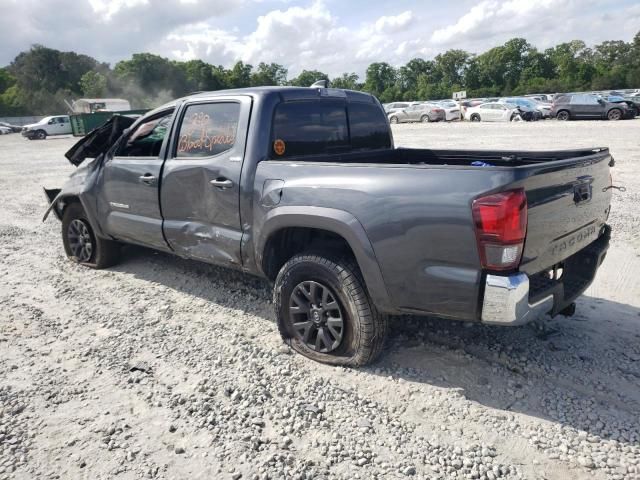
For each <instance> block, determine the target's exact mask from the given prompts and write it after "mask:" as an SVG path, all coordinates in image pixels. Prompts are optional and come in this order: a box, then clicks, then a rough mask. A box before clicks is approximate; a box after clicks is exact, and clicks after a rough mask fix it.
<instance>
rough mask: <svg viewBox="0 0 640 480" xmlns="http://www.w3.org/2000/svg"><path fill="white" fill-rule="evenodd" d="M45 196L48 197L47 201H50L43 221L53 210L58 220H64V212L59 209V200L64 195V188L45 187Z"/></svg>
mask: <svg viewBox="0 0 640 480" xmlns="http://www.w3.org/2000/svg"><path fill="white" fill-rule="evenodd" d="M43 190H44V196H45V197H47V201H48V202H49V208H47V211H46V212H44V216H43V217H42V221H43V222H44V221H45V220H46V219H47V217H48V216H49V214H50V213H51V210H53V213H55V215H56V217H58V220H60V221H62V212H61V211H60V210H59V206H58V205H59V201H60V199H61V198H62V197H63V194H62V189H60V188H43Z"/></svg>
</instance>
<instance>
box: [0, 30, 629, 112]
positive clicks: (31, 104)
mask: <svg viewBox="0 0 640 480" xmlns="http://www.w3.org/2000/svg"><path fill="white" fill-rule="evenodd" d="M287 74H288V72H287V69H286V68H285V67H283V66H282V65H279V64H277V63H260V64H258V65H257V66H254V65H249V64H247V63H243V62H241V61H238V62H237V63H236V64H235V65H233V66H232V67H231V68H226V67H224V66H222V65H211V64H209V63H206V62H204V61H202V60H190V61H185V62H181V61H176V60H169V59H167V58H163V57H161V56H159V55H154V54H150V53H136V54H134V55H132V57H131V59H129V60H123V61H120V62H118V63H116V64H115V66H114V67H113V68H111V67H110V66H109V65H108V64H106V63H101V62H99V61H97V60H96V59H94V58H92V57H90V56H87V55H82V54H78V53H75V52H61V51H59V50H54V49H51V48H47V47H45V46H42V45H34V46H32V47H31V48H30V49H29V50H28V51H25V52H22V53H20V54H19V55H18V56H16V58H15V59H14V60H13V61H12V62H11V64H9V65H8V66H6V67H2V68H0V116H9V115H36V114H52V113H60V112H63V111H65V110H66V105H65V103H64V100H67V101H69V100H72V99H76V98H80V97H122V98H126V99H128V100H129V101H131V103H132V106H133V107H134V108H150V107H153V106H156V105H158V104H160V103H162V102H165V101H168V100H170V99H173V98H177V97H180V96H183V95H186V94H188V93H190V92H194V91H202V90H220V89H225V88H242V87H250V86H261V85H299V86H309V85H311V84H312V83H313V82H315V81H317V80H320V79H329V76H328V75H327V74H326V73H324V72H321V71H317V70H304V71H302V72H301V73H300V74H299V75H298V76H297V77H295V78H291V79H289V78H288V75H287ZM330 80H331V82H332V85H333V86H334V87H336V88H348V89H353V90H363V91H367V92H370V93H372V94H374V95H376V96H377V97H378V98H379V99H380V100H381V101H382V102H390V101H395V100H427V99H442V98H450V97H451V94H452V92H453V91H457V90H466V91H467V95H468V96H470V97H482V96H501V95H521V94H527V93H555V92H568V91H580V90H604V89H619V88H640V32H638V34H636V36H635V37H634V39H633V40H632V41H631V42H624V41H620V40H616V41H605V42H602V43H600V44H598V45H595V46H593V47H589V46H587V45H586V44H585V42H583V41H581V40H574V41H571V42H567V43H561V44H558V45H556V46H554V47H551V48H548V49H546V50H542V51H541V50H538V49H537V48H536V47H534V46H533V45H531V44H530V43H529V42H527V41H526V40H525V39H523V38H513V39H511V40H509V41H507V42H506V43H504V45H500V46H497V47H494V48H492V49H490V50H488V51H486V52H484V53H481V54H478V55H476V54H472V53H469V52H466V51H464V50H457V49H454V50H448V51H446V52H444V53H441V54H439V55H437V56H436V57H435V58H433V59H431V60H425V59H422V58H414V59H413V60H410V61H409V62H407V64H406V65H403V66H400V67H397V68H396V67H393V66H392V65H389V64H388V63H384V62H380V63H372V64H371V65H369V67H368V68H367V70H366V75H365V78H364V79H361V78H360V77H359V76H358V75H356V74H355V73H350V72H347V73H343V74H342V75H340V76H338V77H336V78H332V79H330Z"/></svg>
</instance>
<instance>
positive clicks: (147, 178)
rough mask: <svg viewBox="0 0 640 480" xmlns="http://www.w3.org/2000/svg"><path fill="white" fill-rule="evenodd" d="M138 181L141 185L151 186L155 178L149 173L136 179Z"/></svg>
mask: <svg viewBox="0 0 640 480" xmlns="http://www.w3.org/2000/svg"><path fill="white" fill-rule="evenodd" d="M138 179H139V180H140V181H141V182H142V183H146V184H147V185H151V184H153V182H155V181H156V177H154V176H153V175H151V174H150V173H145V174H144V175H142V176H140V177H138Z"/></svg>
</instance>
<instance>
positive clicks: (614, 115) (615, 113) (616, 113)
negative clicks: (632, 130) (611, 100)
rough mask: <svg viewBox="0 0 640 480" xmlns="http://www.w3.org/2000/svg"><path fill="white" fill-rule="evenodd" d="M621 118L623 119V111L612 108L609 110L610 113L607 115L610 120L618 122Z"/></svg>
mask: <svg viewBox="0 0 640 480" xmlns="http://www.w3.org/2000/svg"><path fill="white" fill-rule="evenodd" d="M621 118H622V110H619V109H617V108H612V109H611V110H609V113H607V119H608V120H611V121H618V120H620V119H621Z"/></svg>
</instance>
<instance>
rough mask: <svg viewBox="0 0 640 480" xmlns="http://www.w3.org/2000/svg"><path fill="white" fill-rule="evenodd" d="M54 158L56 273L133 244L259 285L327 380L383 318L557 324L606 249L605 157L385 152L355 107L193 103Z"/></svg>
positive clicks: (223, 100) (224, 95)
mask: <svg viewBox="0 0 640 480" xmlns="http://www.w3.org/2000/svg"><path fill="white" fill-rule="evenodd" d="M66 157H67V158H68V160H69V161H70V162H71V163H72V164H73V165H75V166H78V167H79V168H77V170H75V171H74V173H73V174H72V175H71V178H70V179H69V181H68V182H67V183H66V184H65V185H64V186H63V187H62V189H45V193H46V195H47V198H48V200H49V204H50V206H49V209H48V210H47V213H46V214H45V219H46V216H47V215H48V214H49V212H51V211H53V212H54V214H55V216H57V218H58V219H59V220H61V222H62V241H63V244H64V249H65V252H66V254H67V255H68V257H69V258H70V259H71V260H73V261H75V262H78V263H80V264H82V265H86V266H87V267H91V268H104V267H108V266H110V265H112V264H113V263H114V262H116V261H117V259H118V252H119V248H120V246H121V245H122V244H136V245H141V246H144V247H149V248H153V249H157V250H161V251H164V252H170V253H174V254H176V255H179V256H181V257H185V258H190V259H196V260H201V261H203V262H208V263H211V264H216V265H221V266H225V267H231V268H235V269H239V270H241V271H244V272H246V273H248V274H253V275H258V276H260V277H264V278H266V279H268V280H270V281H271V282H273V285H274V287H273V303H274V306H275V312H276V318H277V322H278V327H279V330H280V333H281V335H282V337H283V338H284V340H285V341H286V342H287V343H288V344H289V345H290V346H291V347H292V348H293V349H294V350H296V351H297V352H299V353H301V354H303V355H305V356H307V357H309V358H311V359H314V360H316V361H320V362H324V363H328V364H334V365H336V364H337V365H351V366H358V365H364V364H367V363H368V362H371V361H372V360H374V359H375V358H376V356H377V355H378V354H379V353H380V351H381V349H382V348H383V343H384V339H385V334H386V329H387V322H388V319H389V317H390V315H393V314H413V315H425V316H426V315H432V316H438V317H445V318H450V319H456V320H464V321H468V322H482V323H487V324H492V325H521V324H524V323H526V322H528V321H530V320H532V319H534V318H536V317H539V316H541V315H545V314H549V315H551V316H554V315H557V314H559V313H563V314H570V313H571V311H572V310H573V309H574V308H575V303H574V301H575V299H576V298H577V297H578V296H579V295H580V294H581V293H582V292H583V291H584V290H585V289H586V288H587V286H588V285H589V284H590V283H591V282H592V280H593V278H594V276H595V274H596V271H597V269H598V267H599V266H600V264H601V263H602V261H603V259H604V257H605V253H606V251H607V248H608V245H609V238H610V228H609V226H608V225H607V224H606V221H607V218H608V216H609V211H610V199H611V188H612V185H611V176H610V173H609V170H610V167H612V166H613V164H614V162H613V159H612V157H611V155H610V154H609V151H608V149H607V148H588V149H581V150H562V151H540V152H525V151H483V150H431V149H414V148H395V147H394V142H393V136H392V132H391V129H390V126H389V124H388V121H387V118H386V115H385V112H384V110H383V108H382V106H381V105H380V103H379V102H378V100H377V99H376V98H375V97H373V96H371V95H368V94H365V93H361V92H354V91H345V90H337V89H332V88H297V87H262V88H251V89H238V90H226V91H218V92H206V93H198V94H193V95H190V96H188V97H186V98H182V99H179V100H176V101H174V102H171V103H169V104H166V105H164V106H162V107H160V108H157V109H155V110H153V111H151V112H149V113H147V114H146V115H145V116H143V117H141V118H139V119H137V120H135V119H131V118H128V117H124V116H115V117H113V118H112V119H111V120H110V121H109V122H108V123H106V124H105V125H104V126H102V127H100V128H98V129H96V130H94V131H93V132H92V133H91V134H89V135H88V136H86V137H85V138H83V139H82V140H81V141H80V142H78V143H77V144H76V145H75V146H74V147H72V148H71V150H70V151H69V152H67V154H66ZM89 159H90V160H89Z"/></svg>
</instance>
